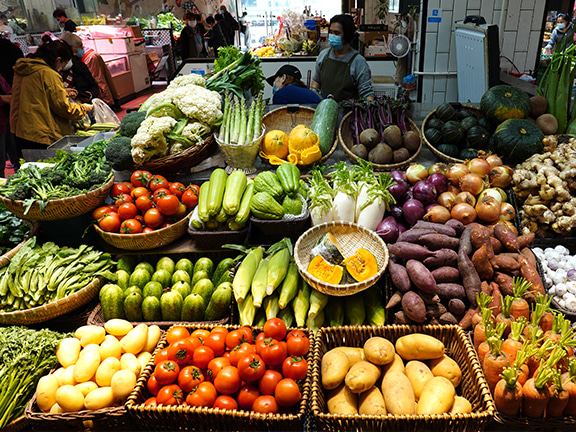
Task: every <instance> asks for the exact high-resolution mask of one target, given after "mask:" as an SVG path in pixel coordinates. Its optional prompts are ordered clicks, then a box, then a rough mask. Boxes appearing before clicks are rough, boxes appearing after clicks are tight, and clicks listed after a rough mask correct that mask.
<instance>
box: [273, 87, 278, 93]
mask: <svg viewBox="0 0 576 432" xmlns="http://www.w3.org/2000/svg"><path fill="white" fill-rule="evenodd" d="M277 91H278V87H276V85H273V86H272V94H273V95H275V94H276V92H277Z"/></svg>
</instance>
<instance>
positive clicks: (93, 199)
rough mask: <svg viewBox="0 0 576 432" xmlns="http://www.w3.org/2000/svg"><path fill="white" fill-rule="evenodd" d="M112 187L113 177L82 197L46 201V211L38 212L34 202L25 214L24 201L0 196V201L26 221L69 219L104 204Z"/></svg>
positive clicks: (38, 208)
mask: <svg viewBox="0 0 576 432" xmlns="http://www.w3.org/2000/svg"><path fill="white" fill-rule="evenodd" d="M113 185H114V176H112V177H111V178H110V180H108V182H106V183H105V184H104V185H102V186H101V187H99V188H98V189H95V190H93V191H90V192H88V193H87V194H84V195H77V196H74V197H70V198H62V199H56V200H50V201H48V204H47V205H46V209H45V210H44V211H41V210H40V207H39V206H38V203H37V202H35V203H34V204H32V207H30V211H29V212H28V213H27V214H24V212H25V205H24V201H19V200H11V199H8V198H5V197H3V196H1V195H0V201H2V203H3V204H4V206H5V207H6V208H7V209H8V210H10V211H11V212H12V213H13V214H15V215H16V216H18V217H19V218H21V219H28V220H60V219H69V218H72V217H75V216H80V215H83V214H84V213H88V212H89V211H92V210H94V209H95V208H96V207H98V206H99V205H100V204H102V203H103V202H104V200H105V199H106V197H107V196H108V193H109V192H110V189H112V186H113Z"/></svg>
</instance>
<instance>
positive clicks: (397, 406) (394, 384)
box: [382, 371, 416, 415]
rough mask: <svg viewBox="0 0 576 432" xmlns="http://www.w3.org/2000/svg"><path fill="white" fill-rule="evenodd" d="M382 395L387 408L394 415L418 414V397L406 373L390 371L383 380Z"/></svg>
mask: <svg viewBox="0 0 576 432" xmlns="http://www.w3.org/2000/svg"><path fill="white" fill-rule="evenodd" d="M382 396H384V402H385V403H386V410H388V413H389V414H393V415H413V414H416V399H415V396H414V389H412V384H411V383H410V380H409V379H408V377H407V376H406V375H404V374H403V373H401V372H397V371H389V372H387V373H386V375H384V379H383V380H382Z"/></svg>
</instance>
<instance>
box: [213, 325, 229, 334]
mask: <svg viewBox="0 0 576 432" xmlns="http://www.w3.org/2000/svg"><path fill="white" fill-rule="evenodd" d="M210 333H224V336H227V335H228V329H227V328H226V327H224V326H216V327H214V328H213V329H212V330H211V331H210Z"/></svg>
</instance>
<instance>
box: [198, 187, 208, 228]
mask: <svg viewBox="0 0 576 432" xmlns="http://www.w3.org/2000/svg"><path fill="white" fill-rule="evenodd" d="M209 190H210V182H204V183H202V185H201V186H200V192H198V206H197V208H198V218H199V219H200V220H201V221H202V222H208V220H209V219H210V215H209V214H208V191H209Z"/></svg>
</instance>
